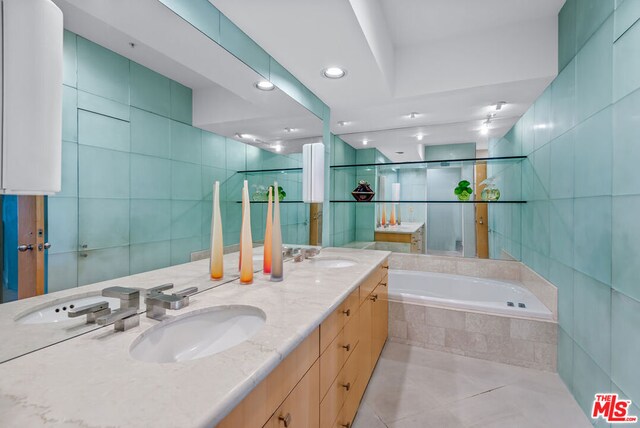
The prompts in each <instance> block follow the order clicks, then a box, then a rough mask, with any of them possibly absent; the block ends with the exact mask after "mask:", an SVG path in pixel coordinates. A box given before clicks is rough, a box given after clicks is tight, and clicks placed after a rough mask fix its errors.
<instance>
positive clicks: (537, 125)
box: [533, 86, 551, 150]
mask: <svg viewBox="0 0 640 428" xmlns="http://www.w3.org/2000/svg"><path fill="white" fill-rule="evenodd" d="M533 132H534V149H535V150H538V149H539V148H540V147H542V146H544V145H545V144H547V143H548V142H549V140H550V135H551V86H548V87H547V89H545V90H544V92H543V93H542V95H540V98H538V99H537V100H536V103H535V105H534V125H533Z"/></svg>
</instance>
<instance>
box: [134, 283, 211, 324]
mask: <svg viewBox="0 0 640 428" xmlns="http://www.w3.org/2000/svg"><path fill="white" fill-rule="evenodd" d="M171 288H173V284H163V285H159V286H157V287H153V288H150V289H149V290H147V294H146V296H145V299H144V303H145V304H146V305H147V318H151V319H154V320H162V319H164V317H165V316H166V315H167V309H170V310H174V311H176V310H179V309H182V308H184V307H187V306H189V296H191V295H192V294H195V293H197V292H198V288H197V287H189V288H185V289H184V290H180V291H177V292H175V293H173V294H164V293H163V291H164V290H169V289H171Z"/></svg>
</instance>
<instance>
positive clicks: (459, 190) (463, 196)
mask: <svg viewBox="0 0 640 428" xmlns="http://www.w3.org/2000/svg"><path fill="white" fill-rule="evenodd" d="M453 193H454V194H455V195H456V196H457V197H458V200H460V201H468V200H469V198H470V197H471V194H472V193H473V189H472V188H471V183H469V182H468V181H467V180H462V181H461V182H459V183H458V187H456V188H455V189H454V191H453Z"/></svg>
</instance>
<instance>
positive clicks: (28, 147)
mask: <svg viewBox="0 0 640 428" xmlns="http://www.w3.org/2000/svg"><path fill="white" fill-rule="evenodd" d="M0 4H1V5H2V32H1V34H0V41H1V43H2V68H1V70H0V78H1V81H2V87H1V88H0V92H1V94H2V118H1V124H2V136H1V144H2V150H1V154H0V156H1V161H2V162H1V167H2V171H1V174H0V180H1V183H0V193H3V194H22V195H38V194H51V193H55V192H59V191H60V184H61V183H60V182H61V155H62V153H61V152H62V142H61V139H62V37H63V31H64V29H63V20H62V12H61V11H60V9H58V7H57V6H56V5H55V4H53V3H52V2H51V1H50V0H1V1H0Z"/></svg>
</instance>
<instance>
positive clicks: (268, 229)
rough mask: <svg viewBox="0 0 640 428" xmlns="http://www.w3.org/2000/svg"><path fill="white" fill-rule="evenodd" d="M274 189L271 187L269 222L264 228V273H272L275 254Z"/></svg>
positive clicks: (268, 205)
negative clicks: (272, 257) (273, 235)
mask: <svg viewBox="0 0 640 428" xmlns="http://www.w3.org/2000/svg"><path fill="white" fill-rule="evenodd" d="M272 191H273V189H272V188H271V187H269V202H268V204H267V224H266V226H265V229H264V255H263V259H262V273H264V274H265V275H266V274H270V273H271V255H272V254H273V248H271V245H272V237H271V234H272V230H273V208H272V203H273V201H272V199H273V193H272Z"/></svg>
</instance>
